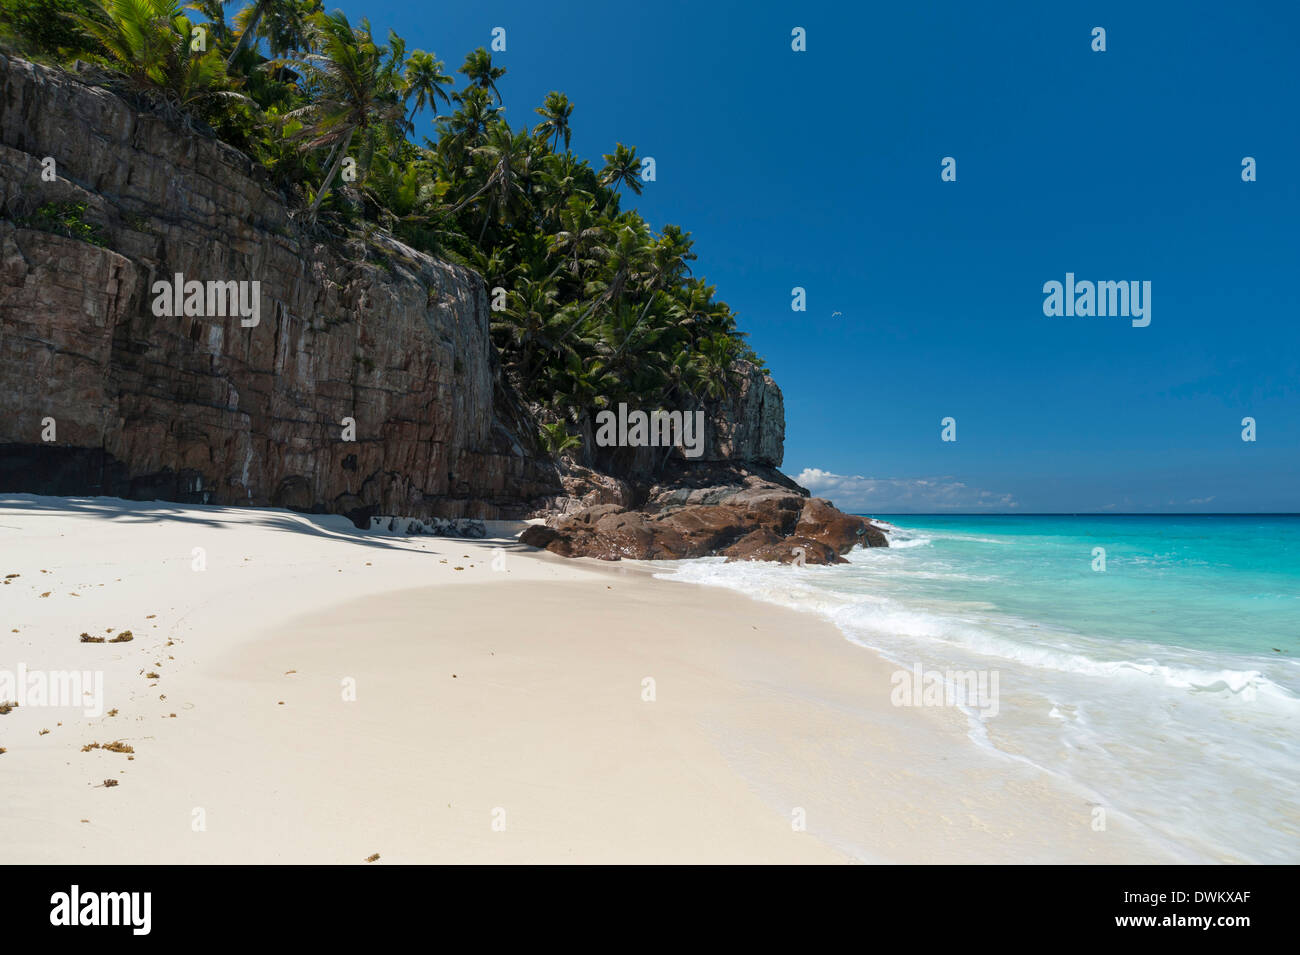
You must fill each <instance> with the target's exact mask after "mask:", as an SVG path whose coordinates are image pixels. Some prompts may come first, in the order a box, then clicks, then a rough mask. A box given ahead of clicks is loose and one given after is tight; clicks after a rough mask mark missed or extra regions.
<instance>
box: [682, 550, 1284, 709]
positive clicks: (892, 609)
mask: <svg viewBox="0 0 1300 955" xmlns="http://www.w3.org/2000/svg"><path fill="white" fill-rule="evenodd" d="M854 556H858V552H856V551H855V552H854V554H852V555H850V558H852V557H854ZM846 570H848V568H845V567H844V565H832V566H825V567H804V568H801V569H798V570H796V571H794V572H793V573H792V572H791V569H790V568H788V567H784V566H778V565H773V564H764V563H725V562H723V561H721V560H720V559H717V558H703V559H700V560H694V561H682V562H679V565H678V566H677V567H676V568H675V569H674V570H673V572H671V573H668V574H656V576H658V577H664V578H667V579H670V580H679V581H683V582H690V583H697V584H705V585H711V586H721V587H726V588H728V589H732V590H738V591H740V592H741V593H744V594H747V595H749V596H751V597H755V598H757V599H760V600H765V601H767V602H770V603H776V604H779V605H781V606H785V607H788V608H790V609H793V610H801V611H805V612H811V613H816V614H818V615H820V616H822V617H825V618H827V619H829V620H830V621H831V622H832V623H834V624H835V625H836V626H837V627H838V628H839V629H840V631H841V632H842V633H844V634H845V636H846V637H847V638H848V639H849V640H850V641H852V642H854V643H857V644H859V645H860V646H864V647H867V648H869V649H872V650H875V651H877V652H879V653H883V654H885V655H886V656H889V657H890V658H891V659H893V658H894V657H895V655H896V654H897V653H898V652H899V651H909V652H915V651H916V650H917V649H922V648H924V646H925V645H926V644H929V645H931V646H932V647H933V649H936V650H937V649H939V648H946V649H947V650H948V651H950V652H951V651H957V652H962V653H966V654H974V655H977V656H980V657H984V658H995V659H1000V660H1005V661H1007V662H1013V663H1018V664H1022V665H1024V666H1028V667H1033V668H1037V669H1046V670H1052V671H1056V672H1060V673H1069V674H1073V675H1076V676H1085V677H1092V678H1101V679H1106V680H1120V679H1130V678H1133V677H1144V678H1147V679H1151V680H1154V681H1156V682H1157V683H1158V684H1160V685H1162V686H1164V687H1168V688H1173V689H1178V690H1185V691H1189V692H1194V693H1198V694H1219V695H1222V696H1223V697H1224V698H1225V699H1229V698H1237V699H1241V700H1243V701H1254V700H1257V699H1258V700H1273V701H1276V702H1278V703H1281V704H1284V705H1288V706H1291V707H1296V706H1300V696H1297V695H1296V694H1295V693H1293V692H1291V691H1290V690H1288V689H1287V688H1286V687H1284V686H1282V685H1280V684H1278V683H1276V682H1274V681H1273V680H1271V679H1269V678H1268V676H1266V675H1265V674H1264V673H1263V672H1262V671H1260V670H1258V669H1255V668H1235V667H1224V666H1219V665H1216V664H1214V663H1210V662H1208V661H1207V662H1206V663H1203V664H1202V663H1200V661H1199V660H1197V659H1196V657H1200V656H1205V654H1204V653H1203V652H1202V651H1195V650H1188V649H1182V648H1175V647H1168V648H1163V649H1162V650H1160V651H1157V652H1160V653H1163V654H1165V655H1167V656H1172V655H1176V654H1182V655H1184V656H1187V657H1190V659H1188V660H1184V661H1181V662H1162V661H1160V660H1158V659H1156V658H1154V657H1147V656H1141V657H1136V656H1135V657H1134V658H1131V659H1130V658H1126V657H1121V658H1115V657H1109V656H1104V655H1101V654H1103V653H1104V648H1103V647H1102V646H1099V645H1098V643H1099V641H1097V640H1093V639H1090V638H1087V637H1085V636H1084V635H1082V634H1075V633H1072V632H1070V631H1067V630H1064V629H1060V628H1056V627H1051V626H1048V625H1045V624H1040V623H1035V622H1032V621H1027V620H1021V619H1019V618H1015V617H1011V616H1006V615H1001V616H999V615H997V614H995V613H988V612H980V614H979V616H978V617H976V618H972V617H970V616H963V615H962V613H961V611H963V610H964V611H966V612H967V613H969V612H970V611H972V610H973V609H975V608H973V607H972V606H971V602H969V601H966V602H960V603H958V602H953V607H952V608H951V609H948V610H946V609H944V608H940V607H936V606H923V605H917V604H909V603H908V602H906V601H905V600H901V599H899V598H897V597H895V596H892V595H886V594H883V593H879V592H875V593H873V592H861V591H857V590H849V589H845V588H844V587H843V584H844V583H846V582H847V579H846V578H845V577H844V576H843V574H844V572H845V571H846ZM905 576H907V577H916V576H936V577H943V578H951V579H970V578H971V576H972V575H962V574H955V573H954V574H942V573H938V574H936V573H933V572H926V571H912V572H909V573H907V574H905ZM876 579H879V578H876ZM833 583H838V584H840V586H829V585H831V584H833ZM953 610H956V611H957V612H953ZM1018 634H1022V636H1018ZM917 644H920V647H918V646H917ZM1081 644H1086V646H1083V645H1081ZM1144 649H1146V650H1147V651H1148V652H1149V651H1150V650H1151V649H1152V648H1149V647H1147V648H1144ZM1088 651H1091V652H1092V654H1093V655H1089V652H1088ZM1099 651H1101V653H1099Z"/></svg>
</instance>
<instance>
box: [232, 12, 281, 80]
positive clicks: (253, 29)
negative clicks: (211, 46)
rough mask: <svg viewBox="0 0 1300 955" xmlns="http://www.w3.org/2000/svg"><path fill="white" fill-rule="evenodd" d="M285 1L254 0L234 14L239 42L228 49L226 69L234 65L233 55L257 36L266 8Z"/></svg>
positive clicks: (237, 54)
mask: <svg viewBox="0 0 1300 955" xmlns="http://www.w3.org/2000/svg"><path fill="white" fill-rule="evenodd" d="M285 2H287V0H256V2H254V3H250V4H249V5H248V6H246V7H244V9H242V10H240V11H239V12H238V13H236V14H235V26H237V27H238V28H239V42H238V43H236V44H235V48H234V49H233V50H231V51H230V56H229V57H228V58H227V59H226V69H230V67H231V66H232V65H234V62H235V57H237V56H239V53H240V51H241V50H243V49H244V47H246V46H247V45H248V41H249V40H251V39H253V38H254V37H255V36H257V30H258V27H259V26H260V25H261V22H262V17H264V16H265V15H266V11H267V9H268V8H270V7H271V6H273V5H275V4H279V3H285Z"/></svg>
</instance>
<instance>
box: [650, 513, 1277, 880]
mask: <svg viewBox="0 0 1300 955" xmlns="http://www.w3.org/2000/svg"><path fill="white" fill-rule="evenodd" d="M877 516H878V517H880V518H881V519H883V520H887V521H890V522H891V523H893V524H894V525H896V526H897V530H896V531H893V532H891V535H890V536H891V545H892V546H891V547H890V548H889V549H884V548H877V549H871V550H857V551H854V552H853V553H852V554H850V555H849V561H850V563H849V564H847V565H839V566H835V567H787V566H780V565H776V564H751V563H733V564H726V563H723V562H722V561H721V560H720V559H717V558H706V559H703V560H695V561H681V562H677V563H676V564H675V565H674V566H673V567H672V569H671V570H670V571H669V572H668V573H667V574H660V575H659V576H667V577H669V578H672V579H678V580H683V581H691V582H696V583H704V584H711V585H717V586H725V587H729V588H731V589H735V590H739V591H741V592H744V593H747V594H749V595H751V596H753V597H757V598H759V599H764V600H769V601H772V602H775V603H779V604H782V605H785V606H789V607H794V608H797V609H803V610H806V611H808V612H812V613H818V614H821V615H823V616H825V617H827V618H829V619H830V620H832V621H833V622H834V623H836V624H837V625H838V626H839V628H840V629H841V631H842V632H843V633H844V634H845V635H846V636H847V637H848V639H850V640H851V641H853V642H855V643H858V644H861V645H863V646H866V647H870V648H872V649H875V650H877V651H879V652H881V653H883V654H884V655H885V656H886V657H887V658H889V659H891V660H893V661H895V662H896V663H898V664H899V665H900V669H907V670H909V671H910V670H911V669H912V668H913V667H914V666H915V665H917V664H920V666H921V667H922V669H923V671H925V672H930V671H932V670H934V671H946V670H956V671H967V672H969V671H972V670H973V671H977V672H979V673H981V674H984V675H986V676H988V675H991V674H993V673H996V674H997V683H996V686H997V695H996V700H995V701H994V702H995V703H996V705H995V706H991V705H989V702H990V701H988V700H984V699H982V700H978V701H974V702H978V703H979V704H980V705H974V702H973V701H970V700H968V701H966V702H967V703H968V704H969V705H965V706H963V707H962V708H963V711H964V712H965V713H966V715H967V718H968V721H969V725H970V735H971V739H972V741H973V742H974V744H975V745H980V746H986V747H992V748H994V749H996V750H997V751H999V752H1001V753H1003V754H1005V755H1006V756H1007V757H1008V758H1014V759H1023V760H1027V761H1029V762H1032V763H1033V764H1035V765H1037V766H1039V767H1041V768H1043V769H1044V770H1046V771H1048V772H1051V773H1053V774H1056V775H1058V776H1059V777H1061V778H1063V779H1064V780H1066V781H1068V782H1069V783H1070V784H1071V785H1073V786H1075V787H1077V788H1078V789H1079V790H1080V791H1081V792H1082V793H1084V794H1085V796H1086V798H1087V799H1088V800H1089V801H1091V802H1094V803H1095V804H1096V805H1097V806H1099V807H1102V808H1103V809H1104V810H1105V811H1106V812H1107V813H1115V812H1117V813H1121V814H1123V815H1125V816H1127V817H1130V818H1131V819H1133V820H1135V821H1136V822H1137V823H1139V824H1140V825H1141V826H1143V827H1144V828H1145V829H1146V830H1147V831H1148V833H1149V834H1150V835H1152V836H1153V837H1155V838H1157V839H1158V840H1160V841H1161V842H1163V843H1164V844H1165V845H1167V846H1168V847H1169V848H1170V849H1171V850H1173V851H1174V852H1176V853H1177V854H1178V855H1180V856H1181V857H1183V858H1185V859H1187V860H1188V861H1248V862H1300V799H1298V798H1297V795H1296V791H1297V782H1300V517H1297V516H1278V517H1271V516H1256V515H1250V516H1189V517H1183V516H1169V517H1148V516H1133V517H1127V516H1079V517H1060V516H1041V517H1040V516H1012V517H992V516H971V517H948V516H943V517H929V516H925V517H918V516H900V517H894V518H891V517H889V516H887V515H877ZM1096 548H1103V549H1104V562H1103V561H1102V560H1101V559H1100V558H1101V557H1102V556H1103V555H1101V554H1099V553H1097V552H1096V550H1095V549H1096ZM888 690H889V688H881V687H869V688H868V687H864V692H872V693H876V692H887V691H888ZM959 702H960V701H959Z"/></svg>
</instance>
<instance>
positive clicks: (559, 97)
mask: <svg viewBox="0 0 1300 955" xmlns="http://www.w3.org/2000/svg"><path fill="white" fill-rule="evenodd" d="M534 112H536V113H537V115H539V116H541V117H542V122H540V123H538V124H537V125H536V126H534V127H533V135H534V136H536V135H537V134H538V133H540V132H543V131H545V132H546V137H545V138H546V139H553V140H554V143H553V147H554V146H558V145H559V143H560V139H561V138H563V139H564V148H565V150H566V151H567V150H568V148H569V136H570V135H572V132H573V131H572V130H571V129H570V128H569V117H570V116H572V115H573V104H572V103H570V102H569V97H567V96H565V95H564V94H563V93H556V92H551V93H547V94H546V102H545V104H543V105H542V106H538V107H537V108H536V110H534Z"/></svg>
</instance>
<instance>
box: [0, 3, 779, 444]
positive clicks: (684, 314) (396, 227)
mask: <svg viewBox="0 0 1300 955" xmlns="http://www.w3.org/2000/svg"><path fill="white" fill-rule="evenodd" d="M38 6H39V7H40V10H41V13H40V16H36V15H35V13H34V12H33V11H35V9H36V8H37V7H38ZM185 9H187V10H189V11H190V12H191V13H194V14H196V19H193V20H191V19H190V18H189V16H188V15H186V14H185V13H183V12H182V8H181V6H180V4H179V3H178V2H176V0H97V3H96V5H94V6H92V4H91V2H90V0H53V2H51V0H40V2H39V3H38V2H37V0H0V21H4V23H5V30H6V35H7V36H9V37H17V38H18V40H17V42H18V43H19V45H20V49H21V51H22V52H26V53H28V54H34V55H37V56H39V57H43V58H46V59H50V58H53V59H55V60H60V61H62V62H68V61H69V60H70V59H71V58H74V57H80V58H81V59H88V60H91V61H94V62H96V63H98V64H99V65H100V66H102V67H104V68H106V69H107V70H109V71H111V73H110V74H108V75H110V76H111V77H112V78H111V79H109V80H107V82H110V83H111V84H112V85H115V86H117V87H119V88H120V89H122V90H123V91H124V92H126V93H127V94H128V95H132V96H134V97H135V98H136V101H137V102H141V103H144V104H145V105H146V106H149V107H152V108H156V109H158V110H160V111H163V112H168V113H172V114H175V115H178V116H180V117H181V118H183V120H184V121H185V122H187V123H191V124H193V125H194V126H195V127H197V128H201V129H207V130H209V131H210V132H211V133H213V134H214V135H216V136H218V137H220V138H222V139H223V140H225V141H227V142H229V143H231V144H232V145H234V146H236V147H237V148H239V149H242V150H244V151H245V152H247V153H248V154H249V155H250V156H252V157H253V158H254V159H255V160H256V161H258V162H260V163H261V164H262V165H264V166H265V167H266V168H267V169H268V170H269V171H270V173H271V175H272V178H273V180H274V181H275V182H276V183H277V185H278V186H279V187H280V188H281V189H282V190H283V191H284V193H285V195H286V196H287V197H288V200H289V202H290V204H291V206H292V207H293V209H294V211H295V214H296V215H297V216H298V219H299V222H300V223H301V224H302V226H303V227H304V228H307V229H312V230H316V231H318V232H319V233H320V234H321V235H322V236H323V237H337V238H343V237H346V236H353V235H357V234H362V235H364V234H367V233H369V232H371V231H373V230H374V229H375V228H382V229H385V230H388V231H390V232H391V233H392V234H394V235H396V236H398V237H399V238H400V239H401V240H402V241H404V242H406V243H408V244H409V245H411V246H413V247H415V248H418V249H421V250H423V251H425V252H428V253H431V254H434V255H438V256H441V257H444V258H448V259H451V260H453V261H457V262H460V263H462V264H465V265H468V266H470V267H472V268H474V269H476V270H477V271H478V272H479V273H480V274H481V275H482V276H483V277H484V279H485V280H486V282H487V287H488V289H489V291H490V292H491V290H492V289H494V288H501V289H504V290H505V292H504V299H503V302H502V297H501V295H495V296H493V299H494V302H495V303H496V304H502V303H503V305H504V307H503V308H500V309H499V310H494V311H493V313H492V336H493V339H494V341H495V342H496V344H497V345H498V347H499V348H500V350H501V354H502V360H503V363H504V367H505V369H506V372H507V374H508V375H509V376H510V378H511V380H512V381H513V382H514V383H515V385H516V387H518V388H519V390H520V391H521V393H523V394H524V396H525V397H526V398H527V399H529V400H530V401H532V402H534V403H536V404H538V405H541V406H543V407H545V408H547V409H549V410H550V411H551V412H553V413H554V415H555V416H556V417H557V418H558V419H559V421H558V423H556V424H554V425H551V426H548V428H549V430H547V429H545V428H544V429H543V435H542V440H543V442H544V444H545V445H546V446H547V447H549V448H550V449H551V450H552V451H554V452H556V453H559V452H561V451H564V450H567V449H569V448H570V447H572V446H573V444H575V443H577V442H578V440H579V439H578V438H576V437H574V436H573V435H572V434H571V433H570V431H569V429H568V428H567V427H566V424H565V422H568V423H571V424H581V422H582V419H583V418H584V417H587V416H591V415H594V413H595V412H596V411H597V410H598V409H600V408H604V407H609V406H611V405H614V404H617V403H618V402H619V401H627V402H628V403H629V404H632V405H634V406H636V407H641V408H647V409H649V408H665V409H669V408H685V407H689V406H691V405H692V404H694V403H695V402H697V401H699V400H701V399H703V398H705V397H710V396H713V397H716V396H719V395H721V394H724V393H725V392H726V391H727V390H728V388H729V380H730V375H731V366H732V363H733V361H734V360H735V359H737V358H747V359H750V360H752V361H755V362H756V363H758V364H759V365H760V366H761V362H760V361H758V359H757V358H756V356H755V355H754V353H753V351H752V350H751V349H750V348H749V346H748V345H747V344H746V343H745V341H744V338H745V336H744V335H743V333H741V332H740V331H738V330H737V327H736V320H735V316H734V314H733V313H732V312H731V310H730V309H729V308H728V307H727V305H726V304H725V303H724V302H721V301H719V300H717V299H716V298H715V289H714V288H713V286H710V285H708V284H706V283H705V282H704V281H703V280H702V279H700V278H697V277H695V276H694V275H692V273H691V265H690V263H692V262H693V261H695V258H696V256H695V253H694V252H693V251H692V241H691V237H690V233H688V232H685V231H683V230H682V229H680V228H678V227H677V226H673V225H668V226H665V227H664V228H663V230H662V231H661V232H655V231H654V230H653V229H652V228H651V227H650V225H649V224H648V223H646V221H645V220H644V219H642V217H641V216H640V215H639V214H638V213H637V212H636V211H635V210H632V209H623V208H622V202H623V200H624V199H625V198H626V197H627V196H628V195H629V194H630V195H639V194H640V192H641V189H642V186H643V183H642V181H641V178H640V159H639V158H638V157H637V153H636V149H635V147H632V146H628V145H625V144H623V143H617V144H615V146H614V148H613V150H612V151H611V152H610V153H608V154H606V155H605V156H604V157H603V159H604V163H603V165H602V166H601V167H600V168H595V167H593V166H592V165H590V164H589V163H588V162H587V160H585V159H581V158H579V157H577V156H575V155H574V154H573V153H572V152H571V151H570V150H569V141H570V137H571V134H572V126H571V122H572V117H573V114H574V106H573V104H572V103H571V102H570V101H569V99H568V97H567V96H565V95H564V94H563V93H559V92H552V93H550V94H548V95H547V97H546V99H545V102H544V103H543V104H542V105H541V106H540V107H537V108H536V109H535V112H536V114H537V115H538V117H539V122H537V124H536V125H535V126H533V127H532V128H531V129H529V128H526V127H524V128H518V129H516V128H512V127H511V126H510V124H509V123H508V122H507V121H506V119H505V118H504V115H503V106H502V94H501V92H500V89H499V87H498V83H499V81H500V80H501V78H502V77H503V76H504V75H505V72H506V71H505V70H504V69H503V68H501V67H499V66H496V65H494V64H493V62H492V57H491V55H490V54H489V53H488V52H487V51H486V50H484V49H482V48H480V49H477V50H474V51H473V52H471V53H470V54H469V55H468V56H466V57H465V60H464V63H463V64H462V65H461V66H460V67H459V69H457V70H456V71H455V72H456V73H457V74H459V75H460V77H461V78H462V81H461V83H460V88H459V89H452V87H453V86H455V85H457V83H456V80H455V78H454V77H453V76H452V75H449V74H448V73H447V72H446V68H445V66H444V64H443V62H442V61H441V60H439V59H438V57H437V56H436V55H435V54H434V53H432V52H426V51H423V50H414V51H411V52H410V54H409V55H408V54H407V51H406V44H405V42H404V41H403V40H402V39H401V37H399V36H397V35H396V34H393V33H390V34H389V35H388V37H387V39H386V41H384V42H379V41H377V40H376V38H375V37H373V36H372V35H371V31H370V25H369V23H368V22H367V21H365V20H362V21H361V22H360V24H353V23H351V22H350V21H349V20H348V18H347V17H346V16H345V15H344V14H343V13H341V12H334V13H326V12H325V11H324V10H323V9H322V5H321V2H320V0H254V2H252V3H249V4H248V5H247V6H246V7H245V8H244V9H242V10H241V11H240V12H239V13H238V14H237V15H236V17H235V19H234V23H233V24H227V23H226V21H225V19H224V15H223V11H222V3H221V0H197V2H194V3H192V4H190V5H189V6H188V7H186V8H185ZM440 108H441V109H442V110H443V112H442V113H441V114H438V115H436V116H433V117H432V126H431V132H432V133H433V135H432V136H431V137H428V138H425V137H421V138H422V139H423V145H417V144H416V143H415V142H413V141H412V139H413V137H414V135H415V132H416V129H417V120H419V118H420V117H421V115H422V114H427V113H428V112H429V111H433V110H437V109H440ZM74 219H75V217H74ZM77 221H79V220H77ZM83 237H85V236H83ZM388 264H389V267H391V263H388ZM579 430H581V429H579Z"/></svg>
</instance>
